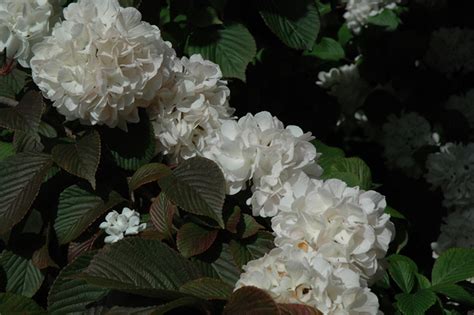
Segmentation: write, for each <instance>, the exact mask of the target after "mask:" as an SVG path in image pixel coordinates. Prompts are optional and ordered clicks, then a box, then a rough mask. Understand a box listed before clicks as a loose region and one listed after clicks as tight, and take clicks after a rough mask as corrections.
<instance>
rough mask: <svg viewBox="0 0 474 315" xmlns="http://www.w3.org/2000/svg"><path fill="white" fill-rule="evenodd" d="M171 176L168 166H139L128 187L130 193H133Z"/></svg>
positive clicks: (157, 164)
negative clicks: (146, 185)
mask: <svg viewBox="0 0 474 315" xmlns="http://www.w3.org/2000/svg"><path fill="white" fill-rule="evenodd" d="M170 174H171V170H170V168H169V167H168V166H166V165H164V164H161V163H150V164H145V165H143V166H141V167H140V168H139V169H138V170H136V172H135V173H134V174H133V176H132V178H131V179H130V182H129V183H128V187H129V190H130V191H134V190H136V189H138V188H139V187H141V186H143V185H145V184H148V183H151V182H155V181H157V180H159V179H160V178H162V177H164V176H168V175H170Z"/></svg>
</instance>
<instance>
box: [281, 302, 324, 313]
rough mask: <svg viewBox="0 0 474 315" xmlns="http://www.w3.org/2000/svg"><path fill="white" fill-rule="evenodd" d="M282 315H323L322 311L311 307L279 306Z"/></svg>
mask: <svg viewBox="0 0 474 315" xmlns="http://www.w3.org/2000/svg"><path fill="white" fill-rule="evenodd" d="M278 307H279V308H280V314H281V315H323V313H321V312H320V311H318V310H317V309H315V308H314V307H311V306H309V305H302V304H278Z"/></svg>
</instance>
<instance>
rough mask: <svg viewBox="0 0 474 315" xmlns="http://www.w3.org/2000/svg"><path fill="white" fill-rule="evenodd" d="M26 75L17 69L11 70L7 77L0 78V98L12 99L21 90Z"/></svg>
mask: <svg viewBox="0 0 474 315" xmlns="http://www.w3.org/2000/svg"><path fill="white" fill-rule="evenodd" d="M27 78H28V74H27V73H26V72H24V71H21V70H19V69H13V71H12V72H10V73H9V74H8V75H2V76H0V96H3V97H8V98H12V99H14V98H15V96H16V95H17V94H18V93H20V92H21V90H23V87H24V86H25V84H26V79H27Z"/></svg>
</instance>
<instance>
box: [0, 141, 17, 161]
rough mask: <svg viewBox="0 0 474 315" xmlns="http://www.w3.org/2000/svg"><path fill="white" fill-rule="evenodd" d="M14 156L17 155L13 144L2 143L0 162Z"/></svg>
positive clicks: (0, 144) (0, 146)
mask: <svg viewBox="0 0 474 315" xmlns="http://www.w3.org/2000/svg"><path fill="white" fill-rule="evenodd" d="M14 154H15V149H14V148H13V144H11V143H9V142H1V141H0V161H2V160H4V159H5V158H7V157H9V156H12V155H14Z"/></svg>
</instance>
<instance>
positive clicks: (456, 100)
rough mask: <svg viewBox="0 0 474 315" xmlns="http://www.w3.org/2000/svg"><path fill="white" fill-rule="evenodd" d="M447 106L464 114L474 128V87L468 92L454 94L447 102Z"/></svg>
mask: <svg viewBox="0 0 474 315" xmlns="http://www.w3.org/2000/svg"><path fill="white" fill-rule="evenodd" d="M446 108H447V109H453V110H457V111H458V112H460V113H461V114H463V115H464V116H465V117H466V119H467V121H468V122H469V126H470V127H471V128H474V89H470V90H469V91H467V93H466V94H462V95H452V96H451V97H450V98H449V99H448V101H447V102H446Z"/></svg>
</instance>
